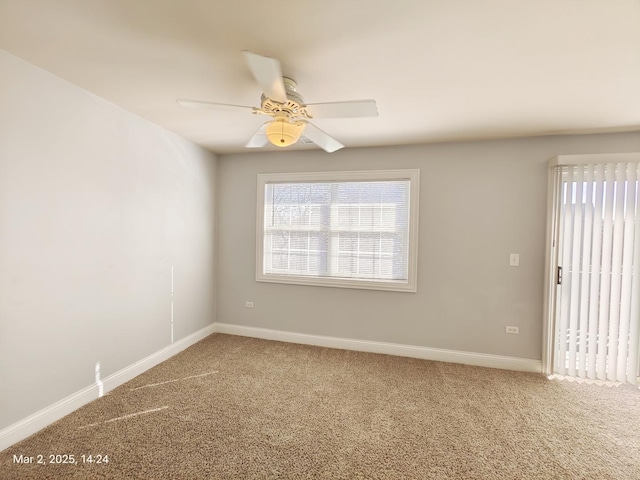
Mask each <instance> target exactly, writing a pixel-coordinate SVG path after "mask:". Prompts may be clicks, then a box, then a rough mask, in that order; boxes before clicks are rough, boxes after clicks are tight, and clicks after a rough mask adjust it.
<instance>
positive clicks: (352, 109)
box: [306, 100, 378, 118]
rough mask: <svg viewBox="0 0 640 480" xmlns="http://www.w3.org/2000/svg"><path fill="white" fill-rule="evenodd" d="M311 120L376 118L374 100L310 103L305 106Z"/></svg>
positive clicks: (376, 112) (376, 111) (376, 110)
mask: <svg viewBox="0 0 640 480" xmlns="http://www.w3.org/2000/svg"><path fill="white" fill-rule="evenodd" d="M306 110H307V113H308V114H309V115H310V116H311V118H354V117H377V116H378V107H377V106H376V101H375V100H354V101H350V102H329V103H310V104H308V105H307V106H306Z"/></svg>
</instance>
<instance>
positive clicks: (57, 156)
mask: <svg viewBox="0 0 640 480" xmlns="http://www.w3.org/2000/svg"><path fill="white" fill-rule="evenodd" d="M215 162H216V158H215V156H214V155H213V154H211V153H210V152H207V151H205V150H203V149H201V148H199V147H196V146H195V145H193V144H191V143H189V142H187V141H185V140H183V139H181V138H179V137H177V136H175V135H173V134H170V133H168V132H166V131H165V130H162V129H161V128H158V127H156V126H154V125H151V124H149V123H148V122H146V121H144V120H142V119H140V118H138V117H136V116H134V115H132V114H130V113H128V112H125V111H123V110H121V109H120V108H117V107H115V106H114V105H112V104H110V103H108V102H106V101H104V100H101V99H99V98H97V97H95V96H94V95H91V94H89V93H87V92H85V91H83V90H81V89H79V88H77V87H75V86H73V85H71V84H68V83H66V82H64V81H62V80H60V79H58V78H56V77H54V76H52V75H50V74H48V73H46V72H44V71H42V70H40V69H37V68H35V67H33V66H31V65H29V64H27V63H25V62H23V61H22V60H19V59H17V58H16V57H13V56H11V55H9V54H7V53H6V52H3V51H0V429H2V428H3V427H6V426H7V425H10V424H12V423H14V422H16V421H18V420H21V419H23V418H25V417H26V416H28V415H30V414H32V413H34V412H36V411H38V410H39V409H41V408H43V407H46V406H49V405H51V404H53V403H54V402H56V401H58V400H60V399H62V398H64V397H66V396H68V395H70V394H72V393H75V392H77V391H79V390H80V389H82V388H84V387H87V386H89V385H91V384H92V383H94V365H95V363H96V362H100V363H101V367H102V377H103V378H104V377H106V376H108V375H110V374H112V373H114V372H116V371H118V370H120V369H122V368H124V367H126V366H129V365H131V364H132V363H134V362H136V361H138V360H140V359H142V358H144V357H145V356H147V355H149V354H151V353H153V352H156V351H158V350H160V349H161V348H163V347H165V346H167V345H169V344H170V302H171V276H170V275H171V266H172V265H173V266H174V268H175V297H174V299H175V335H174V338H175V340H178V339H180V338H183V337H184V336H186V335H188V334H190V333H193V332H195V331H197V330H199V329H201V328H203V327H205V326H206V325H209V324H211V323H212V322H214V321H215V300H214V294H215V270H214V268H215V266H214V249H215V241H214V239H215V232H214V221H215V204H214V196H215V191H214V185H215V165H216V163H215Z"/></svg>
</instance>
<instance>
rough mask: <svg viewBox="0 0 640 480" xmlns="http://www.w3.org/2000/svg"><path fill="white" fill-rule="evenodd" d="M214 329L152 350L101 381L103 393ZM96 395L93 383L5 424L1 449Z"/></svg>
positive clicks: (212, 329) (0, 435) (203, 330)
mask: <svg viewBox="0 0 640 480" xmlns="http://www.w3.org/2000/svg"><path fill="white" fill-rule="evenodd" d="M215 331H216V324H215V323H212V324H211V325H208V326H206V327H204V328H202V329H200V330H198V331H197V332H194V333H192V334H191V335H188V336H186V337H185V338H182V339H180V340H178V341H177V342H174V343H172V344H171V345H168V346H167V347H165V348H163V349H162V350H158V351H157V352H155V353H152V354H151V355H149V356H148V357H145V358H143V359H142V360H139V361H137V362H135V363H134V364H132V365H129V366H128V367H125V368H123V369H122V370H120V371H118V372H116V373H114V374H112V375H109V376H108V377H106V378H104V379H103V380H102V383H103V388H104V393H107V392H109V391H110V390H113V389H114V388H116V387H119V386H120V385H122V384H123V383H125V382H128V381H129V380H131V379H132V378H135V377H137V376H138V375H140V374H141V373H143V372H145V371H147V370H149V369H150V368H152V367H155V366H156V365H158V364H159V363H162V362H164V361H165V360H167V359H169V358H171V357H173V356H174V355H176V354H177V353H180V352H181V351H182V350H184V349H186V348H188V347H190V346H191V345H193V344H194V343H197V342H199V341H200V340H202V339H203V338H205V337H208V336H209V335H211V334H212V333H215ZM97 398H98V386H97V385H95V384H93V385H90V386H88V387H86V388H83V389H82V390H80V391H78V392H76V393H74V394H72V395H69V396H68V397H66V398H63V399H62V400H60V401H58V402H56V403H54V404H53V405H49V406H48V407H46V408H43V409H42V410H40V411H39V412H36V413H34V414H33V415H29V416H28V417H27V418H25V419H23V420H20V421H19V422H17V423H14V424H13V425H10V426H8V427H7V428H4V429H3V430H1V431H0V451H2V450H4V449H6V448H8V447H10V446H11V445H13V444H14V443H17V442H19V441H20V440H23V439H25V438H27V437H28V436H30V435H32V434H34V433H36V432H37V431H39V430H42V429H43V428H45V427H46V426H48V425H51V424H52V423H53V422H55V421H56V420H59V419H61V418H62V417H64V416H65V415H68V414H70V413H71V412H73V411H74V410H77V409H78V408H80V407H82V406H83V405H86V404H87V403H89V402H91V401H93V400H95V399H97Z"/></svg>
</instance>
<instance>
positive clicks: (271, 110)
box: [260, 77, 311, 119]
mask: <svg viewBox="0 0 640 480" xmlns="http://www.w3.org/2000/svg"><path fill="white" fill-rule="evenodd" d="M282 81H283V83H284V88H285V91H286V93H287V101H286V102H284V103H280V102H276V101H275V100H272V99H270V98H269V97H267V96H265V95H264V94H262V99H261V105H260V106H261V110H262V113H265V114H267V115H272V116H274V117H279V116H285V117H287V118H290V119H294V118H311V117H309V114H307V111H306V109H305V104H304V99H303V98H302V96H301V95H300V94H299V93H298V92H297V91H296V89H297V88H298V84H297V83H296V82H295V81H294V80H292V79H290V78H288V77H282Z"/></svg>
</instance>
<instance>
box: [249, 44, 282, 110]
mask: <svg viewBox="0 0 640 480" xmlns="http://www.w3.org/2000/svg"><path fill="white" fill-rule="evenodd" d="M242 53H244V59H245V60H246V62H247V65H248V66H249V70H251V73H252V74H253V78H255V79H256V82H258V85H260V88H262V91H263V93H264V94H265V95H266V96H267V97H269V98H270V99H272V100H275V101H276V102H281V103H284V102H286V101H287V92H286V90H285V88H284V83H283V81H282V70H281V69H280V62H279V61H278V60H276V59H275V58H269V57H263V56H262V55H257V54H255V53H251V52H249V51H247V50H245V51H244V52H242Z"/></svg>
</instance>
